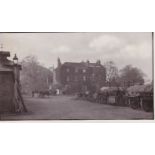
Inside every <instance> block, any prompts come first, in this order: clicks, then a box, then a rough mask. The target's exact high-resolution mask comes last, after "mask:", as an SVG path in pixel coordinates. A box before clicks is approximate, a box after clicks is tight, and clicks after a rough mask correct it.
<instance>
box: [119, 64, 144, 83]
mask: <svg viewBox="0 0 155 155" xmlns="http://www.w3.org/2000/svg"><path fill="white" fill-rule="evenodd" d="M144 76H145V74H144V73H143V72H142V71H141V70H140V69H139V68H137V67H133V66H131V65H127V66H125V67H124V68H123V69H121V70H120V81H121V84H122V85H126V86H130V85H135V84H144Z"/></svg>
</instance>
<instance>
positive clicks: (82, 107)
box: [2, 96, 153, 120]
mask: <svg viewBox="0 0 155 155" xmlns="http://www.w3.org/2000/svg"><path fill="white" fill-rule="evenodd" d="M25 103H26V105H27V108H28V110H29V112H28V113H24V114H18V115H17V114H16V115H15V114H9V115H2V120H49V119H52V120H58V119H59V120H60V119H86V120H111V119H112V120H130V119H138V120H139V119H153V113H147V112H144V111H142V110H133V109H131V108H129V107H119V106H111V105H104V104H99V103H92V102H88V101H83V100H77V99H76V97H74V96H51V97H50V98H25Z"/></svg>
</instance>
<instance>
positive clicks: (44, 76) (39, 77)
mask: <svg viewBox="0 0 155 155" xmlns="http://www.w3.org/2000/svg"><path fill="white" fill-rule="evenodd" d="M21 64H22V72H21V84H22V88H23V91H24V92H32V91H35V90H47V89H48V88H49V84H50V83H51V81H52V72H51V71H50V70H49V69H47V68H45V67H43V66H41V65H40V64H39V62H38V60H37V58H36V57H35V56H28V57H26V58H24V59H23V61H22V62H21Z"/></svg>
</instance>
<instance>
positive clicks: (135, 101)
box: [127, 84, 153, 112]
mask: <svg viewBox="0 0 155 155" xmlns="http://www.w3.org/2000/svg"><path fill="white" fill-rule="evenodd" d="M127 95H128V103H129V106H130V107H131V108H133V109H138V108H140V109H143V110H144V111H147V112H149V111H152V110H153V85H151V84H148V85H135V86H131V87H129V88H128V89H127Z"/></svg>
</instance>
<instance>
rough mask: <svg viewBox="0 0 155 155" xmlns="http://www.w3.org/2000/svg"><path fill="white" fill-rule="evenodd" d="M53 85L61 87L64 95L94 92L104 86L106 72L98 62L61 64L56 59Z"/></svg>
mask: <svg viewBox="0 0 155 155" xmlns="http://www.w3.org/2000/svg"><path fill="white" fill-rule="evenodd" d="M53 82H54V84H59V85H61V86H62V88H63V89H64V91H65V92H66V93H75V92H80V91H87V90H91V91H95V90H97V89H99V88H101V87H102V86H104V85H105V82H106V70H105V67H104V66H103V65H101V62H100V60H98V61H97V62H96V63H91V62H89V61H86V62H79V63H77V62H65V63H63V64H62V63H61V61H60V58H58V66H57V68H56V69H55V70H54V76H53Z"/></svg>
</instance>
